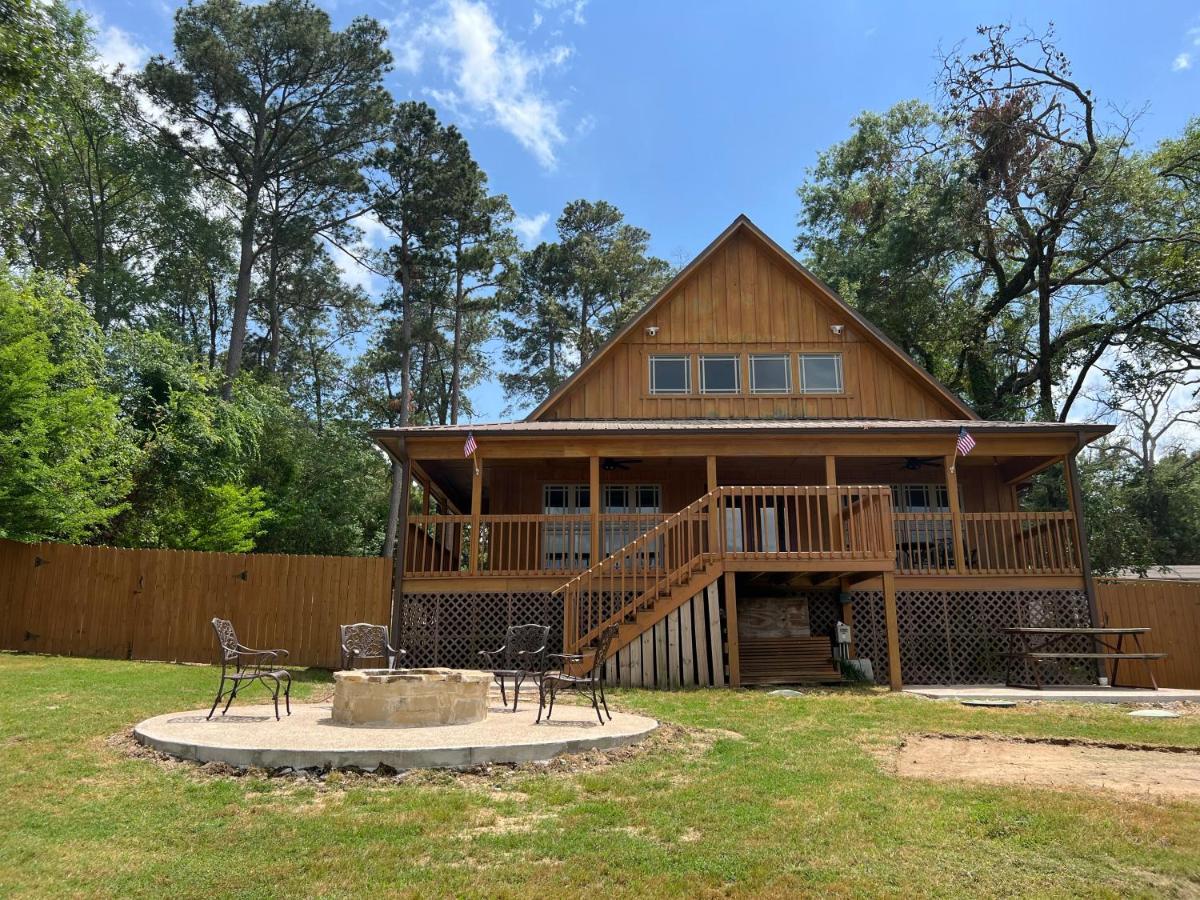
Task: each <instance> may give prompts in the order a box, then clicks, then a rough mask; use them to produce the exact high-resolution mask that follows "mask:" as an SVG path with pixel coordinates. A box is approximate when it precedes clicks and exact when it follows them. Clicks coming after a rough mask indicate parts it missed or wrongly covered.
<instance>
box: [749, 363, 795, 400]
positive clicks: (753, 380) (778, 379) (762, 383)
mask: <svg viewBox="0 0 1200 900" xmlns="http://www.w3.org/2000/svg"><path fill="white" fill-rule="evenodd" d="M750 391H751V392H752V393H755V394H790V393H791V392H792V366H791V361H790V360H789V359H788V357H787V356H786V355H783V354H751V356H750Z"/></svg>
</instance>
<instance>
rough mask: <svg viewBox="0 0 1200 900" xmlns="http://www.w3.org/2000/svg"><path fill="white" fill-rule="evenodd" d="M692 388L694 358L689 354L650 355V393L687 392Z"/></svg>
mask: <svg viewBox="0 0 1200 900" xmlns="http://www.w3.org/2000/svg"><path fill="white" fill-rule="evenodd" d="M691 389H692V360H691V357H689V356H652V357H650V393H652V394H686V393H688V392H689V391H691Z"/></svg>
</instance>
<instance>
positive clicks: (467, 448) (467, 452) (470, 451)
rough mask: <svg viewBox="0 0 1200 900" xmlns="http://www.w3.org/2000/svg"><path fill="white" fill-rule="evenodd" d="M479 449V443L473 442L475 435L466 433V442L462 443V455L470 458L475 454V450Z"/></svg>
mask: <svg viewBox="0 0 1200 900" xmlns="http://www.w3.org/2000/svg"><path fill="white" fill-rule="evenodd" d="M478 449H479V445H478V444H477V443H475V435H473V434H468V435H467V442H466V443H465V444H463V457H464V458H466V459H470V458H471V457H472V456H474V455H475V451H476V450H478Z"/></svg>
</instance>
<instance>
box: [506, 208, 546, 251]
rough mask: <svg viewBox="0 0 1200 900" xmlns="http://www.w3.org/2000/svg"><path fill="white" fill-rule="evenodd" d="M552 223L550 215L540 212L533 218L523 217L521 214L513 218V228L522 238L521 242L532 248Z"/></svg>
mask: <svg viewBox="0 0 1200 900" xmlns="http://www.w3.org/2000/svg"><path fill="white" fill-rule="evenodd" d="M549 221H550V213H548V212H540V213H538V214H537V215H533V216H522V215H520V214H519V213H518V214H517V215H516V216H514V217H513V228H514V229H515V230H516V232H517V234H519V235H520V236H521V242H522V243H524V244H525V246H526V247H530V246H532V245H534V244H536V243H537V242H538V239H539V238H540V237H541V236H542V229H544V228H545V227H546V223H547V222H549Z"/></svg>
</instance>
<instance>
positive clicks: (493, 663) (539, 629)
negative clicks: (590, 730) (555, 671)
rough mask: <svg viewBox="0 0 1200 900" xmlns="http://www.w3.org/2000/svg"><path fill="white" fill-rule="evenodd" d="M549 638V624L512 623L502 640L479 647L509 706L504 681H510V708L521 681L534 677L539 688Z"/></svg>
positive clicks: (503, 700) (517, 693)
mask: <svg viewBox="0 0 1200 900" xmlns="http://www.w3.org/2000/svg"><path fill="white" fill-rule="evenodd" d="M549 639H550V626H549V625H533V624H530V625H513V626H511V627H509V629H508V630H507V631H506V632H505V633H504V643H503V644H502V645H501V646H499V647H497V648H496V649H495V650H480V651H479V655H480V657H482V659H483V661H484V668H486V669H490V670H491V672H492V677H493V678H495V679H496V684H498V685H500V700H501V702H502V703H503V704H504V705H505V706H508V695H507V694H506V693H505V689H504V688H505V683H506V681H507V680H508V679H510V678H511V679H512V682H513V707H512V708H513V712H516V711H517V703H518V701H519V700H520V698H521V685H522V684H523V683H524V682H525V679H526V678H529V677H531V676H532V677H533V680H534V681H536V682H537V684H538V686H539V690H540V689H541V683H542V673H543V672H545V671H546V642H547V641H549Z"/></svg>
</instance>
